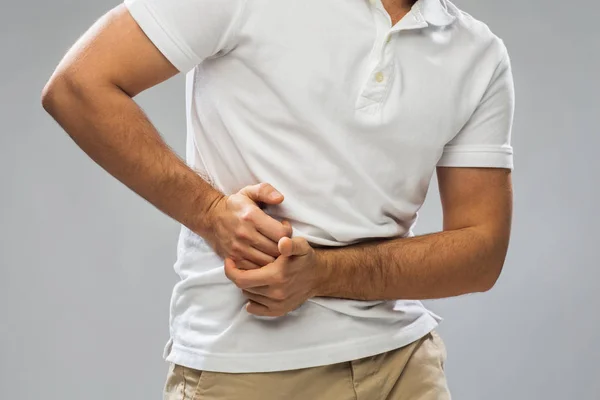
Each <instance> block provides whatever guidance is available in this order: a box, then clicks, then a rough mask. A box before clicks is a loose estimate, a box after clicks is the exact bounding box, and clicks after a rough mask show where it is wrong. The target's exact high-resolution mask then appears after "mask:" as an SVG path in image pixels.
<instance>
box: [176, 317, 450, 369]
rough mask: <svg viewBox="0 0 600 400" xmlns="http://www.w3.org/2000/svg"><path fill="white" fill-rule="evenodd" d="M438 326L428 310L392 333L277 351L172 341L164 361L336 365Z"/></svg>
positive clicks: (195, 365) (203, 365)
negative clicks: (214, 349) (221, 349)
mask: <svg viewBox="0 0 600 400" xmlns="http://www.w3.org/2000/svg"><path fill="white" fill-rule="evenodd" d="M438 325H439V323H438V320H437V319H436V318H435V317H434V316H433V315H431V314H429V313H425V314H423V315H422V316H421V317H419V318H418V319H417V320H416V321H415V322H414V323H413V324H411V325H409V326H408V327H404V328H402V329H400V330H399V331H398V332H396V333H395V334H393V335H390V334H385V335H377V336H372V337H369V338H365V339H361V340H354V341H350V342H345V343H343V344H336V345H333V346H330V345H327V346H319V347H313V348H310V349H300V350H290V351H282V352H277V353H269V354H264V353H243V354H239V353H209V352H205V351H202V350H199V349H192V348H190V347H187V346H184V345H181V344H178V343H175V342H174V341H173V340H169V343H168V344H167V349H166V350H167V351H166V352H165V360H166V361H168V362H171V363H175V364H178V365H181V366H184V367H187V368H192V369H196V370H201V371H210V372H224V373H258V372H278V371H288V370H296V369H302V368H311V367H318V366H323V365H331V364H337V363H341V362H347V361H351V360H357V359H360V358H364V357H370V356H374V355H376V354H381V353H385V352H387V351H392V350H396V349H398V348H401V347H404V346H407V345H409V344H411V343H413V342H414V341H416V340H419V339H421V338H422V337H424V336H425V335H427V334H428V333H430V332H431V331H432V330H433V329H435V328H436V327H437V326H438Z"/></svg>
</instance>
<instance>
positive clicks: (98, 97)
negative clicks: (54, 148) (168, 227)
mask: <svg viewBox="0 0 600 400" xmlns="http://www.w3.org/2000/svg"><path fill="white" fill-rule="evenodd" d="M43 104H44V108H45V109H46V110H47V111H48V112H49V113H50V114H51V115H52V117H53V118H54V119H55V120H56V121H57V122H58V123H59V124H60V125H61V126H62V127H63V128H64V130H65V131H66V132H67V133H68V134H69V135H70V136H71V138H72V139H73V140H74V141H75V142H76V144H77V145H78V146H79V147H81V149H82V150H83V151H84V152H86V153H87V154H88V155H89V156H90V157H91V158H92V159H93V160H94V161H95V162H96V163H98V164H99V165H100V166H101V167H102V168H104V169H105V170H106V171H107V172H108V173H110V174H111V175H113V176H114V177H115V178H117V179H118V180H119V181H121V182H122V183H123V184H125V185H126V186H128V187H129V188H131V189H132V190H133V191H134V192H136V193H137V194H139V195H140V196H141V197H143V198H144V199H146V200H147V201H149V202H150V203H152V204H153V205H154V206H156V207H157V208H158V209H159V210H161V211H162V212H164V213H165V214H167V215H169V216H170V217H172V218H174V219H175V220H177V221H179V222H181V223H182V224H184V225H186V226H187V227H189V228H190V229H192V230H194V231H196V232H197V233H200V234H202V232H203V230H205V229H207V221H205V220H204V219H203V215H204V212H205V211H206V210H207V209H208V208H209V207H210V206H211V204H212V203H213V202H214V201H216V200H217V199H218V198H219V197H220V196H222V194H221V193H219V192H218V191H217V190H215V189H214V188H212V186H211V185H209V184H208V183H206V182H205V181H204V180H203V179H202V178H201V177H200V176H198V174H196V173H195V172H193V171H192V170H191V169H190V168H189V167H188V166H187V165H186V164H185V163H184V162H183V161H182V160H180V159H179V157H178V156H177V155H176V154H175V153H174V152H173V151H172V150H171V149H170V148H169V147H168V146H167V145H166V144H165V142H164V141H163V140H162V138H161V137H160V135H159V133H158V132H157V130H156V129H155V128H154V126H153V125H152V124H151V122H150V121H149V120H148V118H147V117H146V116H145V115H144V113H143V111H142V110H141V109H140V108H139V107H138V105H137V104H136V103H135V102H134V101H133V100H132V99H131V97H130V96H128V95H127V94H126V93H125V92H123V91H122V90H120V89H119V88H118V87H116V86H114V85H109V84H106V85H96V86H92V87H89V86H84V85H82V84H78V83H77V82H74V81H70V80H69V79H68V78H60V77H59V78H55V79H54V80H53V81H52V84H51V85H50V86H49V87H47V88H46V90H45V93H44V97H43Z"/></svg>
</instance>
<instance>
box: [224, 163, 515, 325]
mask: <svg viewBox="0 0 600 400" xmlns="http://www.w3.org/2000/svg"><path fill="white" fill-rule="evenodd" d="M438 181H439V187H440V195H441V199H442V205H443V212H444V231H442V232H439V233H434V234H430V235H425V236H419V237H413V238H399V239H391V240H382V241H373V242H370V243H363V244H357V245H353V246H347V247H342V248H336V249H313V248H312V247H311V246H310V245H309V244H308V242H307V241H306V240H305V239H304V238H301V237H297V238H292V239H289V238H282V239H281V240H280V241H279V251H280V252H281V256H280V257H279V258H277V260H275V262H274V263H272V264H269V265H267V266H265V267H263V268H261V269H259V270H254V271H242V270H239V269H238V268H236V263H234V262H233V261H231V260H229V259H226V260H225V273H226V275H227V277H228V278H229V279H231V280H232V281H233V282H234V283H235V284H236V285H237V286H238V287H239V288H240V289H242V290H243V291H244V294H245V295H246V296H247V297H248V299H249V303H248V305H247V310H248V312H250V313H252V314H256V315H264V316H281V315H285V314H286V313H287V312H289V311H291V310H294V309H296V308H297V307H298V306H300V305H301V304H302V303H304V302H305V301H306V300H307V299H309V298H311V297H317V296H320V297H337V298H346V299H355V300H398V299H419V300H422V299H435V298H444V297H451V296H458V295H461V294H466V293H473V292H483V291H487V290H489V289H490V288H492V286H493V285H494V284H495V282H496V280H497V279H498V276H499V275H500V271H501V270H502V266H503V264H504V259H505V256H506V251H507V248H508V242H509V235H510V225H511V216H512V184H511V173H510V170H509V169H499V168H494V169H492V168H445V167H442V168H438Z"/></svg>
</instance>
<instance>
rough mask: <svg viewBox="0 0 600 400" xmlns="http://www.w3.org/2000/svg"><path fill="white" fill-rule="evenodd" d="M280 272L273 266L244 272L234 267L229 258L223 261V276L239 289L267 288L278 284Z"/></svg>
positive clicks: (234, 264)
mask: <svg viewBox="0 0 600 400" xmlns="http://www.w3.org/2000/svg"><path fill="white" fill-rule="evenodd" d="M278 274H280V272H279V269H278V268H277V267H276V266H275V265H274V264H269V265H266V266H264V267H262V268H258V269H253V270H251V271H244V270H241V269H239V268H237V266H236V262H235V261H233V260H232V259H231V258H226V259H225V276H227V278H228V279H229V280H230V281H232V282H233V283H234V284H235V285H236V286H237V287H239V288H240V289H250V288H255V287H260V286H268V285H270V284H272V283H273V282H279V281H280V279H278V277H279V275H278Z"/></svg>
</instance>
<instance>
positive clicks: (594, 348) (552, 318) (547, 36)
mask: <svg viewBox="0 0 600 400" xmlns="http://www.w3.org/2000/svg"><path fill="white" fill-rule="evenodd" d="M116 4H117V2H115V1H99V0H96V1H67V0H55V1H51V2H49V1H26V2H25V1H23V2H18V1H12V2H8V1H6V0H2V3H1V7H0V50H1V51H0V59H1V61H2V62H1V63H0V121H1V127H2V133H1V134H0V266H1V268H0V317H1V320H0V399H13V398H19V399H48V400H54V399H57V400H58V399H61V400H68V399H74V400H75V399H76V400H80V399H98V400H105V399H115V400H117V399H128V400H129V399H152V398H154V399H158V398H160V396H161V390H162V386H163V382H164V378H165V374H166V364H164V363H163V361H162V359H161V350H162V347H163V345H164V343H165V341H166V339H167V334H168V332H167V331H168V329H167V322H168V321H167V320H168V303H169V297H170V292H171V288H172V285H173V283H174V282H175V274H174V273H173V272H172V264H173V262H174V260H175V245H176V240H177V233H178V225H177V224H176V223H175V222H173V221H171V220H169V219H168V218H167V217H165V216H164V215H162V214H160V213H159V212H157V211H156V210H155V209H154V208H153V207H152V206H150V205H149V204H147V203H146V202H145V201H143V200H141V199H140V198H138V197H137V196H136V195H135V194H133V193H132V192H129V191H128V189H126V188H125V187H124V186H123V185H121V184H120V183H118V182H117V181H116V180H115V179H113V178H111V177H110V176H109V175H108V174H107V173H105V172H104V171H103V170H101V169H100V168H99V167H97V166H96V165H95V164H94V163H93V162H92V161H90V160H89V159H88V158H87V157H86V156H85V155H84V154H83V152H81V151H80V150H79V149H78V148H77V147H76V146H75V145H74V144H73V143H72V142H71V140H70V139H69V138H68V137H67V135H66V134H64V133H63V132H62V131H61V130H60V129H59V127H58V126H57V125H56V124H55V123H54V122H53V121H52V120H51V119H50V117H48V116H47V115H45V113H44V112H43V110H42V108H41V106H40V103H39V97H40V91H41V89H42V87H43V85H44V83H45V82H46V80H47V78H48V77H49V75H50V73H51V72H52V70H53V68H54V67H55V65H56V64H57V63H58V61H59V60H60V58H61V57H62V55H63V54H64V52H65V51H66V50H67V49H68V47H69V46H70V45H71V44H72V43H73V42H74V41H75V40H76V39H77V37H78V36H79V35H80V34H81V33H83V32H84V31H85V29H86V28H87V27H88V26H89V25H91V24H92V23H93V21H94V20H95V19H96V18H98V17H99V16H100V15H101V14H103V13H104V12H105V11H107V10H108V9H109V8H111V7H112V6H114V5H116ZM458 5H459V6H461V7H462V8H463V9H465V10H466V11H468V12H469V13H470V14H473V15H474V16H476V17H477V18H479V19H482V20H484V21H486V22H488V23H489V25H490V26H491V28H492V29H493V30H494V31H495V32H496V33H497V34H498V35H499V36H501V37H502V38H504V40H505V42H506V44H507V46H508V48H509V51H510V53H511V56H512V60H513V65H514V74H515V81H516V86H517V95H518V104H517V115H516V121H515V128H514V137H513V144H514V147H515V150H516V170H515V175H514V183H515V219H514V233H513V236H512V244H511V248H510V252H509V256H508V260H507V262H506V267H505V271H504V273H503V275H502V277H501V279H500V281H499V283H498V285H497V286H496V287H495V288H494V290H493V291H491V292H490V293H487V294H483V295H470V296H465V297H462V298H456V299H451V300H444V301H436V302H432V303H430V306H431V307H432V308H433V309H434V310H435V311H436V312H438V313H441V314H442V315H443V316H444V317H445V318H446V321H445V322H444V323H443V325H442V326H441V328H440V331H441V333H442V336H443V337H444V338H445V340H446V344H447V347H448V349H449V360H448V364H447V369H448V375H449V378H450V385H451V389H452V391H453V394H454V398H455V399H459V400H475V399H486V400H505V399H557V400H559V399H560V400H564V399H578V400H583V399H598V398H600V377H599V375H598V373H599V369H600V368H599V365H600V346H599V345H598V342H597V340H598V336H599V334H600V317H599V315H598V310H597V309H596V308H595V307H594V304H596V305H597V304H600V290H599V287H598V286H599V284H598V282H599V280H600V272H599V269H598V256H597V249H598V247H597V246H598V245H597V243H595V242H596V239H597V238H598V234H597V227H598V222H600V221H599V218H598V212H597V205H598V200H599V191H598V185H597V183H598V179H597V177H598V172H599V171H600V161H599V160H600V157H598V155H597V152H598V147H599V146H600V132H598V122H599V121H598V120H597V116H596V115H597V114H596V115H595V113H598V111H599V110H600V102H599V101H598V93H600V87H599V77H598V71H600V56H599V47H600V45H599V41H600V34H599V30H598V27H597V18H598V17H597V15H598V13H599V12H600V7H599V6H598V5H597V3H596V2H594V1H592V0H588V1H575V2H570V3H569V2H556V1H555V2H549V1H543V0H530V1H516V0H506V1H482V0H479V1H476V0H461V1H459V2H458ZM139 101H140V103H141V104H142V105H143V107H144V108H145V109H146V111H147V112H148V113H149V115H150V116H151V118H152V119H153V121H154V122H155V124H156V125H157V126H158V128H159V129H160V130H161V132H163V134H164V135H165V137H166V139H167V141H168V142H169V143H170V144H171V145H172V146H173V147H174V148H175V149H176V150H177V151H178V152H179V153H180V154H183V151H184V143H185V137H184V135H185V129H184V108H183V106H184V96H183V79H182V77H181V76H180V77H177V78H175V79H173V80H171V81H169V82H167V83H165V84H163V85H160V86H159V87H158V88H155V89H152V90H150V91H149V92H146V93H144V94H142V95H141V96H140V98H139ZM440 227H441V211H440V206H439V200H438V194H437V190H436V187H435V182H434V183H433V185H432V191H431V192H430V196H429V199H428V201H427V203H426V206H425V207H424V209H423V212H422V214H421V217H420V224H419V228H418V232H420V233H424V232H430V231H436V230H439V229H440Z"/></svg>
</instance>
